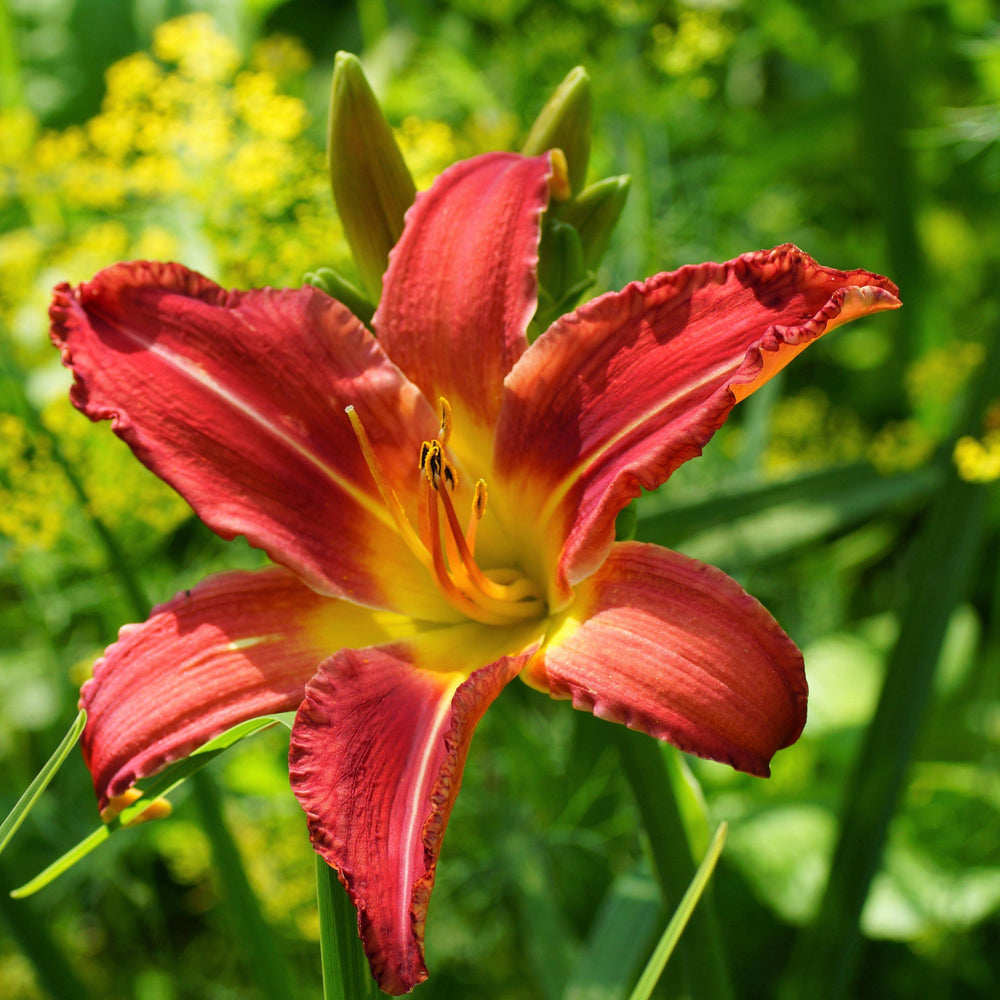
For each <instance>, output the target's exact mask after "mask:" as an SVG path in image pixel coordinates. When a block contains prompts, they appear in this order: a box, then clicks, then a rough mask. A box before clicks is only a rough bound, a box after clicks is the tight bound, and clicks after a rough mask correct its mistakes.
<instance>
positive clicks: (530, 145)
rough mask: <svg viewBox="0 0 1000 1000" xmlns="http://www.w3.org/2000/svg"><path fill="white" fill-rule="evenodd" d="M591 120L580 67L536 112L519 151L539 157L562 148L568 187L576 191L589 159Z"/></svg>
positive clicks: (586, 82)
mask: <svg viewBox="0 0 1000 1000" xmlns="http://www.w3.org/2000/svg"><path fill="white" fill-rule="evenodd" d="M590 118H591V98H590V77H589V76H587V71H586V70H585V69H584V68H583V67H582V66H577V67H576V69H572V70H570V72H569V74H568V75H567V76H566V79H565V80H563V82H562V83H560V84H559V86H558V87H556V90H555V93H554V94H553V95H552V96H551V97H550V98H549V100H548V102H547V103H546V105H545V107H544V108H542V110H541V111H540V112H539V115H538V117H537V118H536V119H535V123H534V124H533V125H532V126H531V131H530V132H528V138H527V139H526V140H525V142H524V146H523V147H522V148H521V152H522V153H524V155H525V156H538V155H539V154H541V153H545V152H548V150H550V149H561V150H562V151H563V152H564V153H565V154H566V163H567V165H568V167H569V183H570V188H571V189H572V190H573V191H579V190H580V188H582V187H583V182H584V180H585V179H586V177H587V162H588V161H589V159H590V127H591V125H590Z"/></svg>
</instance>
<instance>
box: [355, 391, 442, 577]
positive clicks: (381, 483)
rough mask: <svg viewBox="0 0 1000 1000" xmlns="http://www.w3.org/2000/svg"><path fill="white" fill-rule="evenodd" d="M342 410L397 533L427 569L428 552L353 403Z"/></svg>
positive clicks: (429, 561) (428, 561)
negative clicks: (397, 529) (397, 494)
mask: <svg viewBox="0 0 1000 1000" xmlns="http://www.w3.org/2000/svg"><path fill="white" fill-rule="evenodd" d="M344 412H345V413H346V414H347V419H348V420H350V422H351V427H352V429H353V430H354V436H355V437H356V438H357V439H358V444H359V445H360V446H361V453H362V454H363V455H364V456H365V462H367V463H368V469H369V471H370V472H371V474H372V478H373V479H374V480H375V485H376V486H377V487H378V491H379V493H380V494H381V495H382V500H383V502H384V503H385V505H386V507H388V508H389V513H390V514H391V515H392V519H393V520H394V521H395V522H396V527H397V528H399V533H400V534H401V535H402V536H403V541H405V542H406V544H407V546H408V547H409V549H410V551H411V552H412V553H413V554H414V555H415V556H416V557H417V558H418V559H419V560H420V562H421V563H423V565H424V566H426V567H427V568H428V569H429V568H430V565H431V557H430V553H429V552H428V551H427V547H426V546H425V545H424V543H423V542H422V541H421V539H420V536H419V535H418V534H417V533H416V532H415V531H414V530H413V525H411V524H410V520H409V518H408V517H407V516H406V511H405V510H403V505H402V504H401V503H400V502H399V497H398V496H396V491H395V490H394V489H393V488H392V485H391V484H390V482H389V480H388V478H387V477H386V474H385V470H384V469H383V468H382V463H381V462H380V461H379V460H378V456H377V455H376V454H375V449H374V448H372V443H371V441H370V440H369V438H368V434H367V432H366V431H365V428H364V426H363V425H362V423H361V418H360V417H359V416H358V414H357V411H356V410H355V409H354V407H353V405H352V406H348V407H347V408H346V409H345V410H344Z"/></svg>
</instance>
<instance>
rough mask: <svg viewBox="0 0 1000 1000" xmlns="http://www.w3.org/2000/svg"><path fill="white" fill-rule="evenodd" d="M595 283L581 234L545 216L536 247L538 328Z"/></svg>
mask: <svg viewBox="0 0 1000 1000" xmlns="http://www.w3.org/2000/svg"><path fill="white" fill-rule="evenodd" d="M593 283H594V273H593V271H590V270H589V269H588V268H587V264H586V261H585V260H584V254H583V244H582V243H581V242H580V236H579V234H578V233H577V231H576V230H575V229H574V228H573V227H572V226H568V225H566V223H565V222H561V221H558V220H556V219H553V218H546V219H545V220H544V222H543V223H542V239H541V242H540V244H539V247H538V309H537V311H536V313H535V320H534V321H535V325H536V328H537V329H538V332H541V331H542V330H544V329H545V328H546V327H547V326H548V325H549V324H550V323H551V322H553V321H554V320H556V319H558V318H559V317H560V316H562V314H563V313H565V312H568V311H569V310H570V309H572V308H573V306H574V305H576V303H577V302H578V301H579V298H580V296H581V295H582V294H583V293H584V292H585V291H586V290H587V289H588V288H589V287H590V286H591V285H592V284H593Z"/></svg>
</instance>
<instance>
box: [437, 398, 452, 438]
mask: <svg viewBox="0 0 1000 1000" xmlns="http://www.w3.org/2000/svg"><path fill="white" fill-rule="evenodd" d="M438 407H439V409H440V412H441V426H440V428H439V429H438V435H437V439H438V441H440V442H441V447H442V448H444V447H445V446H446V445H447V444H448V439H449V438H450V437H451V403H449V402H448V400H447V399H445V398H444V396H441V397H440V398H439V399H438Z"/></svg>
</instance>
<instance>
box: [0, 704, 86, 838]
mask: <svg viewBox="0 0 1000 1000" xmlns="http://www.w3.org/2000/svg"><path fill="white" fill-rule="evenodd" d="M86 724H87V713H86V712H85V711H84V710H83V709H81V710H80V714H79V715H78V716H77V717H76V721H75V722H74V723H73V725H72V726H70V728H69V732H68V733H66V735H65V736H64V737H63V738H62V742H61V743H60V744H59V746H58V747H56V750H55V753H53V754H52V756H51V757H50V758H49V759H48V760H47V761H46V762H45V766H44V767H43V768H42V769H41V771H39V772H38V774H37V775H36V776H35V780H34V781H32V782H31V784H30V785H28V788H27V790H26V791H25V793H24V794H23V795H22V796H21V797H20V798H19V799H18V800H17V802H16V804H15V805H14V808H13V809H12V810H11V811H10V813H9V815H8V816H7V818H6V819H5V820H4V821H3V823H0V852H2V851H3V849H4V848H5V847H6V846H7V844H8V843H9V842H10V840H11V838H12V837H13V836H14V834H15V833H16V832H17V828H18V827H19V826H20V825H21V824H22V823H23V822H24V820H25V817H26V816H27V815H28V813H29V812H31V810H32V809H33V808H34V805H35V803H36V802H37V801H38V800H39V799H40V798H41V797H42V792H44V791H45V789H46V788H47V787H48V784H49V782H50V781H51V780H52V779H53V778H54V777H55V774H56V771H58V770H59V768H60V767H62V765H63V761H65V760H66V758H67V757H68V756H69V752H70V750H72V749H73V747H74V746H76V741H77V740H78V739H79V738H80V733H82V732H83V727H84V726H85V725H86Z"/></svg>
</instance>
